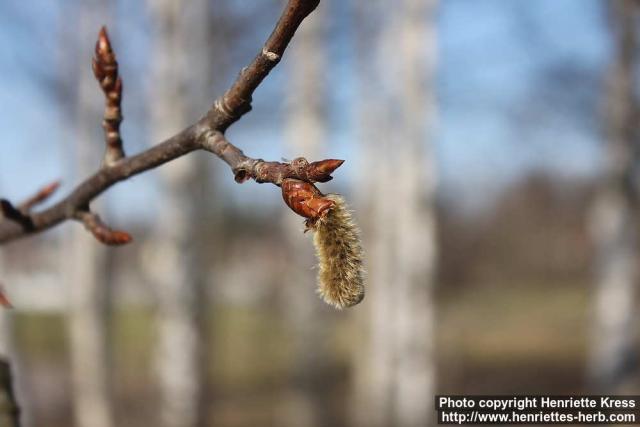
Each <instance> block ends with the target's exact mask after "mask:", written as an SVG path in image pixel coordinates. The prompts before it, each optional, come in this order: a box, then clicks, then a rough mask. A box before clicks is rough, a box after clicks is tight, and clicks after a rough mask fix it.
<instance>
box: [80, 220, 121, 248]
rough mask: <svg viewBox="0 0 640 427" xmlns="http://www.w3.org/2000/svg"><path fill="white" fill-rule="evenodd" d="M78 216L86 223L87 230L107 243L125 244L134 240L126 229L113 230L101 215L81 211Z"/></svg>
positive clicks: (114, 244)
mask: <svg viewBox="0 0 640 427" xmlns="http://www.w3.org/2000/svg"><path fill="white" fill-rule="evenodd" d="M76 218H77V219H79V220H80V221H82V222H83V223H84V226H85V228H86V229H87V230H89V231H90V232H91V234H93V236H94V237H95V238H96V239H97V240H98V241H100V242H102V243H104V244H105V245H112V246H116V245H124V244H127V243H129V242H130V241H132V240H133V238H132V237H131V235H130V234H129V233H127V232H125V231H119V230H112V229H111V228H109V227H108V226H107V225H106V224H105V223H104V222H102V220H101V219H100V217H99V216H98V215H96V214H94V213H91V212H89V211H81V212H78V213H77V214H76Z"/></svg>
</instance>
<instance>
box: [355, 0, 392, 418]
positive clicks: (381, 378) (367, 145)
mask: <svg viewBox="0 0 640 427" xmlns="http://www.w3.org/2000/svg"><path fill="white" fill-rule="evenodd" d="M385 6H386V2H385V1H384V0H376V1H358V2H357V10H356V19H357V52H358V67H357V68H358V71H357V75H358V76H359V77H360V87H359V101H360V103H359V105H358V111H357V119H358V122H359V123H358V127H359V134H360V135H359V138H360V140H361V150H362V154H361V156H360V157H361V162H360V163H361V164H360V167H359V171H360V175H359V177H358V183H357V191H356V194H357V195H359V197H360V198H361V200H359V201H358V202H359V206H360V210H361V211H362V212H367V213H369V215H362V217H363V218H364V221H365V222H363V224H362V226H363V229H364V244H365V249H366V251H367V253H366V254H365V256H366V257H367V258H366V261H367V264H366V268H367V271H368V280H367V296H366V297H365V301H364V304H366V307H368V312H367V313H365V314H366V317H365V318H364V319H361V324H362V326H363V327H364V329H365V331H364V333H365V336H366V338H365V339H364V340H363V345H362V346H359V347H357V348H356V351H355V353H354V361H353V365H354V368H355V378H356V381H355V384H354V385H355V390H354V392H355V402H354V403H355V405H354V409H355V414H354V421H355V424H356V425H358V426H361V427H365V426H367V427H386V426H387V425H389V423H390V421H391V412H392V396H393V346H392V345H391V344H392V342H393V329H392V322H391V321H390V319H392V318H393V306H392V304H391V303H390V301H392V299H393V276H392V265H393V248H394V246H393V241H394V233H393V229H392V227H391V226H390V224H393V215H394V208H393V203H390V202H389V200H388V199H387V195H389V194H393V192H394V191H395V189H394V188H393V184H392V172H393V171H392V167H393V165H392V163H391V161H390V159H389V158H388V155H389V153H391V152H392V151H391V147H392V142H391V136H392V132H391V123H390V120H389V116H388V114H387V113H388V110H387V109H386V102H387V98H386V92H384V91H383V86H384V85H383V83H384V73H385V71H384V70H383V68H382V67H380V66H379V62H380V58H381V57H383V56H384V55H385V52H384V51H385V49H384V46H383V45H384V39H385V36H387V32H386V31H382V29H385V28H387V27H385V26H384V25H383V22H385V19H383V15H384V12H383V11H384V10H385ZM387 31H389V29H387ZM371 171H374V173H372V172H371Z"/></svg>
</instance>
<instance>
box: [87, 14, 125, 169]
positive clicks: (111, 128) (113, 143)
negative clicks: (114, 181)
mask: <svg viewBox="0 0 640 427" xmlns="http://www.w3.org/2000/svg"><path fill="white" fill-rule="evenodd" d="M91 68H92V69H93V75H94V76H95V77H96V80H98V83H99V84H100V87H101V88H102V92H104V97H105V106H104V119H103V120H102V129H104V139H105V143H106V149H105V153H104V165H105V166H113V165H114V164H115V163H116V162H117V161H118V160H120V159H121V158H123V157H124V156H125V154H124V149H123V148H122V138H121V137H120V123H121V122H122V108H121V104H122V79H121V78H120V76H119V75H118V61H116V54H115V52H114V51H113V49H112V48H111V40H109V34H108V33H107V28H106V27H104V26H103V27H102V28H101V29H100V33H99V34H98V41H97V42H96V48H95V56H94V57H93V60H92V62H91Z"/></svg>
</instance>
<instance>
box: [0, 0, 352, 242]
mask: <svg viewBox="0 0 640 427" xmlns="http://www.w3.org/2000/svg"><path fill="white" fill-rule="evenodd" d="M319 1H320V0H289V2H288V3H287V5H286V7H285V10H284V11H283V13H282V16H281V17H280V20H279V21H278V23H277V24H276V26H275V28H274V30H273V32H272V33H271V35H270V36H269V38H268V40H267V42H266V43H265V45H264V47H263V48H262V50H261V51H260V53H258V55H257V56H256V57H255V58H254V60H253V61H252V62H251V63H250V64H249V65H248V66H247V67H246V68H244V69H243V70H242V71H241V73H240V74H239V76H238V78H237V79H236V81H235V82H234V83H233V85H232V86H231V88H230V89H229V90H227V91H226V92H225V93H224V95H222V96H221V97H220V98H218V99H217V100H216V101H215V103H214V105H213V107H212V108H211V109H210V110H209V111H208V112H207V114H206V115H205V116H204V117H203V118H201V119H200V120H199V121H198V122H196V123H195V124H193V125H191V126H189V127H187V128H186V129H184V130H182V131H180V132H179V133H177V134H176V135H174V136H173V137H171V138H169V139H167V140H166V141H164V142H161V143H160V144H158V145H156V146H154V147H152V148H149V149H148V150H145V151H143V152H142V153H140V154H138V155H135V156H132V157H122V158H120V160H118V161H115V162H113V163H111V162H109V167H104V168H101V169H99V170H98V171H97V172H96V173H95V174H93V175H92V176H90V177H89V178H87V179H86V180H85V181H84V182H82V183H80V184H79V185H78V186H77V187H76V188H75V189H74V190H73V191H72V192H71V193H70V194H69V195H67V196H66V197H65V198H63V199H62V200H61V201H59V202H58V203H56V204H54V205H53V206H51V207H50V208H48V209H45V210H44V211H42V212H35V213H28V214H27V215H24V218H21V220H20V221H15V220H11V218H6V217H5V218H4V220H2V221H0V243H4V242H8V241H11V240H14V239H17V238H21V237H24V236H26V235H28V234H33V233H37V232H41V231H43V230H46V229H48V228H51V227H53V226H55V225H57V224H59V223H61V222H63V221H66V220H69V219H78V215H81V214H82V213H83V212H86V211H88V206H89V204H90V203H91V201H92V200H93V199H95V198H96V197H97V196H99V195H100V194H101V193H102V192H104V191H105V190H107V189H108V188H110V187H111V186H112V185H114V184H116V183H117V182H120V181H123V180H125V179H127V178H129V177H131V176H133V175H136V174H139V173H142V172H144V171H147V170H149V169H152V168H155V167H157V166H160V165H162V164H164V163H166V162H169V161H171V160H174V159H176V158H178V157H180V156H183V155H185V154H187V153H190V152H192V151H195V150H199V149H204V150H207V151H210V152H212V153H214V154H216V155H217V156H219V157H221V158H222V159H223V160H224V161H225V162H226V163H227V164H229V166H231V169H232V171H233V172H234V175H235V179H236V181H238V182H243V181H245V180H247V179H249V178H253V179H255V180H256V181H257V182H271V183H274V184H276V185H280V184H281V183H282V180H283V179H285V178H297V179H301V180H306V181H315V182H324V181H328V180H329V179H331V178H330V176H331V172H333V170H335V169H336V168H337V167H339V166H340V164H342V161H340V160H326V161H322V162H314V163H306V160H305V161H303V160H304V159H296V161H295V162H292V163H281V162H265V161H263V160H261V159H252V158H250V157H247V156H245V155H244V154H243V153H242V151H241V150H240V149H239V148H237V147H235V146H233V145H232V144H231V143H230V142H229V141H227V140H226V139H225V138H224V134H223V132H224V131H225V130H226V129H227V128H228V127H229V126H230V125H231V124H233V123H234V122H236V121H237V120H238V119H239V118H240V117H242V115H244V114H245V113H246V112H248V111H250V110H251V96H252V94H253V92H254V91H255V89H256V88H257V87H258V85H259V84H260V83H261V82H262V80H264V78H265V77H266V76H267V75H268V74H269V72H270V71H271V70H272V69H273V67H275V66H276V64H277V63H278V62H279V61H280V59H281V58H282V55H283V54H284V51H285V49H286V47H287V45H288V44H289V42H290V41H291V38H292V37H293V35H294V34H295V31H296V30H297V28H298V27H299V25H300V23H302V21H303V20H304V19H305V18H306V17H307V16H308V15H309V14H310V13H311V12H312V11H313V10H314V9H315V8H316V6H317V5H318V4H319ZM105 34H106V33H105ZM98 44H100V40H99V42H98ZM114 61H115V58H114ZM108 103H109V100H107V104H108ZM9 205H10V204H9ZM11 206H12V205H11ZM18 212H19V211H18ZM7 219H8V220H7ZM94 234H95V233H94Z"/></svg>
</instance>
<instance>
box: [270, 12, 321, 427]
mask: <svg viewBox="0 0 640 427" xmlns="http://www.w3.org/2000/svg"><path fill="white" fill-rule="evenodd" d="M326 7H327V5H326V4H322V5H321V6H320V7H319V8H318V9H317V10H316V12H314V14H313V15H312V16H311V17H310V18H309V19H308V20H306V21H305V22H304V24H303V25H302V28H301V29H300V30H299V31H298V33H297V34H296V39H295V42H294V43H292V45H291V47H290V49H291V51H290V52H289V56H288V63H289V64H291V65H290V67H289V70H288V71H289V73H290V80H289V88H288V91H287V93H288V94H289V97H288V99H287V103H288V105H287V107H288V111H287V121H286V133H287V138H286V141H287V147H288V148H287V153H288V156H289V157H291V158H293V157H299V156H302V157H306V158H307V159H308V160H310V161H313V160H319V159H320V158H322V153H323V152H324V150H323V145H325V144H326V139H325V138H326V137H327V135H326V117H325V114H324V111H325V110H324V106H325V104H326V101H327V96H326V90H327V87H326V85H325V78H324V76H325V71H326V49H325V46H324V44H325V37H326V35H327V34H326V31H325V25H326V19H325V17H326ZM302 222H303V221H302V218H301V217H299V216H297V215H294V214H292V212H290V211H289V210H288V209H286V212H285V214H284V224H283V227H284V228H285V230H286V234H287V237H288V242H289V252H290V253H291V254H294V255H293V258H292V259H291V260H290V262H289V263H288V265H289V271H288V272H287V274H286V277H287V278H288V279H289V280H288V281H287V284H286V288H285V290H284V298H285V301H284V302H283V304H284V305H285V306H286V307H287V310H286V314H287V317H288V322H287V323H288V324H289V325H291V328H292V337H293V346H292V347H293V348H292V352H293V357H292V360H293V364H292V366H291V369H290V378H289V384H290V388H289V390H288V392H287V395H286V396H285V397H284V399H283V402H284V405H285V407H284V411H283V412H282V415H283V419H282V420H281V422H280V425H287V426H291V427H318V426H322V425H326V420H327V414H326V402H323V400H322V397H323V396H322V387H321V385H322V383H323V382H322V381H321V380H320V378H322V375H323V373H324V372H325V371H326V369H327V367H328V363H329V359H330V353H329V351H328V349H327V345H328V342H327V341H328V334H327V331H328V330H329V329H330V328H329V325H328V324H327V316H324V315H323V313H326V311H324V310H323V309H324V307H323V306H322V304H323V303H322V301H321V300H320V299H319V298H318V297H317V295H316V294H315V286H316V285H315V272H314V271H313V270H312V269H311V266H313V265H314V261H313V257H314V256H313V249H312V245H311V242H310V241H309V237H310V236H308V235H304V234H303V233H302V230H303V228H304V227H303V225H302Z"/></svg>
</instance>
